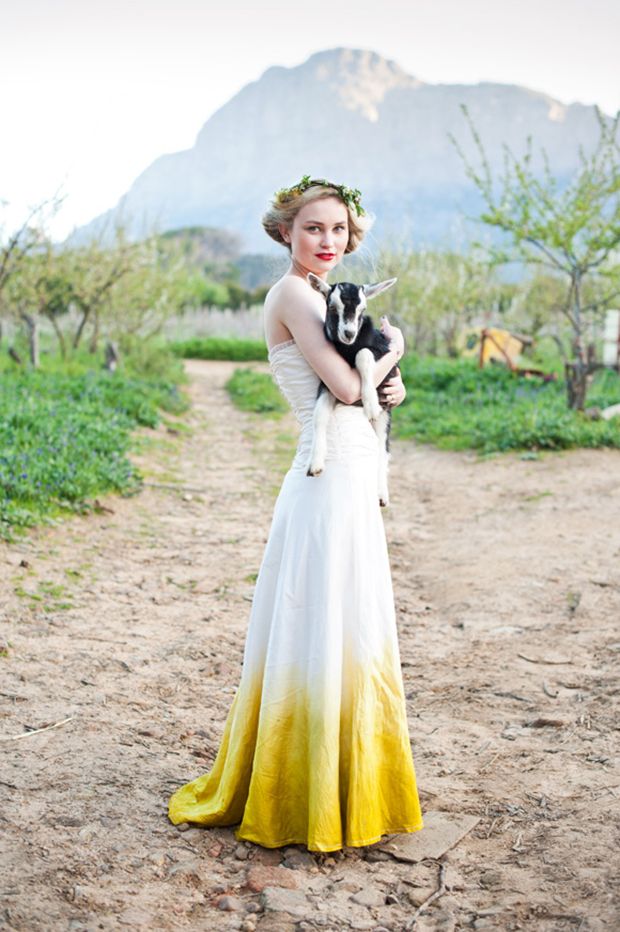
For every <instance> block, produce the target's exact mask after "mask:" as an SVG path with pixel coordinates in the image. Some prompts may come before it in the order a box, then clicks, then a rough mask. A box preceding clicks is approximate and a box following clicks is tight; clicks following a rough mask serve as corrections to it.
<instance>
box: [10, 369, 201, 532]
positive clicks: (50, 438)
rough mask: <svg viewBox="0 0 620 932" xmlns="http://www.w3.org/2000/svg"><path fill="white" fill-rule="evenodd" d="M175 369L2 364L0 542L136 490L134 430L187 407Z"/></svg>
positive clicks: (138, 476)
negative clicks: (103, 497)
mask: <svg viewBox="0 0 620 932" xmlns="http://www.w3.org/2000/svg"><path fill="white" fill-rule="evenodd" d="M89 364H90V365H92V357H89ZM173 364H174V365H173V366H172V368H171V369H170V370H169V373H168V377H164V376H162V375H154V374H153V375H149V376H148V377H140V376H139V375H138V374H136V371H135V367H132V365H131V364H127V365H125V366H123V369H122V370H118V371H117V372H114V373H111V372H107V371H105V370H102V369H100V368H98V369H88V368H87V363H86V362H85V360H84V359H80V358H78V357H76V358H74V359H72V360H71V362H70V363H63V362H62V361H61V360H59V359H58V358H56V357H49V358H44V359H43V361H42V367H41V369H40V370H36V371H33V370H30V369H18V368H17V367H15V366H12V367H11V366H8V365H7V364H6V362H5V361H4V360H3V361H2V364H1V365H0V537H4V538H8V539H10V538H12V537H13V536H14V534H15V531H16V530H17V529H23V528H26V527H31V526H34V525H36V524H39V523H43V522H46V521H48V522H49V520H51V519H53V518H54V517H57V516H59V515H61V514H62V513H63V512H71V511H73V512H85V511H89V510H90V509H91V508H92V507H93V505H92V500H93V499H94V498H95V497H96V496H97V495H100V494H102V493H105V492H109V491H115V492H119V493H121V494H131V493H133V492H135V491H137V490H138V489H139V488H140V486H141V476H140V474H139V473H138V471H137V470H136V469H135V467H134V466H133V465H132V464H131V462H130V461H129V459H128V458H127V452H128V450H129V448H130V445H131V432H132V431H133V430H135V429H136V428H137V427H139V426H145V427H156V426H157V424H158V423H159V420H160V416H161V414H160V412H161V410H162V409H163V410H165V411H168V412H170V413H175V414H177V413H180V412H181V411H183V410H185V409H186V407H187V401H186V399H185V397H184V396H183V395H182V394H181V393H180V391H179V387H178V384H177V380H179V372H180V364H179V363H178V361H176V360H173ZM175 366H178V367H179V369H175ZM158 368H159V370H161V369H162V366H161V365H160V366H159V367H158ZM164 368H165V367H164Z"/></svg>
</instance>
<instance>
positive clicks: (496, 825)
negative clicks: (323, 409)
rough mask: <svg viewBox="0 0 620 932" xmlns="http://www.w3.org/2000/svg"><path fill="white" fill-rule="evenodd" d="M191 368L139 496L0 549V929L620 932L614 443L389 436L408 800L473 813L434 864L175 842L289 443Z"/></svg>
mask: <svg viewBox="0 0 620 932" xmlns="http://www.w3.org/2000/svg"><path fill="white" fill-rule="evenodd" d="M188 369H189V371H190V373H191V375H192V383H191V389H190V391H191V394H192V397H193V400H194V406H193V408H192V410H191V412H190V414H189V415H188V416H186V417H185V418H184V420H183V422H182V423H181V424H177V425H176V426H175V425H174V424H171V423H170V422H169V423H168V426H167V427H166V426H162V427H161V428H160V429H159V430H158V431H156V432H150V431H144V432H143V433H142V434H141V437H142V440H141V446H140V451H139V453H137V454H136V455H135V456H134V458H135V459H136V460H137V461H138V462H139V463H140V465H141V467H142V468H143V471H144V473H145V476H146V480H147V482H148V483H150V484H149V485H148V486H147V487H146V488H145V490H144V491H143V492H142V493H141V494H140V495H139V496H137V497H135V498H128V499H121V498H115V497H112V496H111V497H109V498H107V499H105V500H102V503H103V505H104V506H106V507H107V508H109V509H110V511H109V512H107V511H104V512H102V513H100V514H98V515H94V516H91V517H88V518H74V519H72V520H70V521H67V522H65V523H63V524H62V525H59V526H57V527H52V528H44V529H39V530H37V531H35V532H33V533H31V534H30V535H29V537H28V538H27V540H25V541H24V542H22V543H20V544H19V545H6V544H3V545H1V550H0V553H1V555H2V559H1V561H0V584H1V587H2V588H1V603H0V610H1V613H2V616H3V626H2V638H3V640H4V647H5V648H6V649H5V650H3V651H2V652H1V653H2V654H3V656H0V671H1V685H0V700H1V709H2V724H1V725H0V733H1V736H2V741H0V758H1V762H2V763H1V768H2V769H1V771H0V798H1V799H2V806H1V810H0V820H1V821H0V828H1V834H0V846H1V850H0V858H1V861H0V867H1V882H0V927H2V928H7V929H14V930H29V932H30V930H46V932H47V930H65V929H67V930H69V929H71V930H89V932H90V930H96V929H104V930H108V929H119V928H129V929H154V930H158V929H162V930H168V929H198V930H203V929H204V930H220V929H222V930H227V929H244V930H252V929H254V928H257V929H260V930H270V932H271V930H274V932H279V930H294V929H295V930H310V929H325V930H329V929H334V930H339V929H349V928H351V929H360V930H361V929H369V930H373V929H374V930H377V932H379V930H380V929H383V930H404V929H406V928H408V927H409V925H410V924H411V922H412V920H413V918H414V916H415V915H416V911H417V909H418V907H419V906H420V904H422V903H423V901H424V900H425V899H427V898H428V897H429V896H431V895H432V893H433V892H434V891H435V890H439V891H440V895H439V896H438V897H437V898H436V899H435V900H434V901H433V902H431V903H430V904H429V905H428V907H427V909H426V910H425V911H422V912H421V913H419V914H418V918H417V923H416V926H415V928H416V929H417V930H422V932H428V930H438V932H440V930H441V932H451V930H453V929H469V928H475V929H497V930H507V929H533V930H537V932H538V930H541V932H551V930H553V932H556V930H564V929H567V930H575V932H577V930H580V932H586V930H593V932H597V930H602V929H611V928H613V927H616V928H617V927H618V925H619V924H620V913H619V910H618V901H619V899H620V896H619V889H618V886H619V880H618V861H617V851H618V840H619V839H618V821H619V811H620V806H619V804H618V798H619V796H620V773H619V769H618V762H619V757H618V721H619V720H618V711H617V696H618V660H619V658H620V630H619V625H618V622H619V620H620V483H619V481H618V478H619V477H620V452H618V451H577V452H571V453H564V454H558V455H546V456H544V457H541V458H540V459H538V460H531V459H521V458H520V457H519V456H518V455H509V456H505V457H496V458H492V459H487V460H481V461H479V460H478V459H477V458H476V457H475V456H474V455H469V454H462V453H443V452H438V451H436V450H434V449H432V448H425V447H421V446H416V445H414V444H412V443H397V444H395V448H394V456H393V461H392V469H391V490H392V502H393V504H392V507H391V509H390V511H389V513H388V514H386V516H385V521H386V529H387V534H388V541H389V546H390V555H391V561H392V568H393V577H394V588H395V593H396V600H397V609H398V624H399V637H400V645H401V660H402V664H403V677H404V681H405V690H406V694H407V702H408V714H409V725H410V735H411V739H412V743H413V752H414V761H415V764H416V770H417V775H418V781H419V786H420V791H421V801H422V806H423V810H424V811H425V812H440V813H443V814H444V817H445V818H446V819H447V820H448V822H450V820H454V821H455V823H456V822H457V821H458V819H459V818H460V817H462V816H463V815H464V814H467V815H470V816H475V817H477V818H478V822H477V824H476V825H475V827H473V828H472V829H471V830H470V831H469V832H468V833H467V834H465V835H464V837H462V838H461V840H460V841H459V842H458V843H457V844H456V845H455V846H454V847H452V848H451V850H449V851H448V852H447V853H446V854H445V855H444V856H443V859H442V863H443V864H444V865H445V866H444V868H442V866H441V864H440V863H439V862H438V861H437V860H433V859H432V858H428V859H426V860H424V861H422V862H417V863H416V862H411V861H407V860H404V859H402V857H401V856H398V857H395V856H394V854H393V852H392V853H390V852H389V851H388V850H386V849H385V847H383V848H382V846H381V845H375V846H372V847H371V848H368V849H345V850H344V851H343V852H338V853H336V854H333V855H330V856H326V855H318V854H308V853H307V852H306V851H305V850H303V849H302V848H301V847H298V846H292V847H290V848H287V849H285V850H280V849H278V850H275V851H268V850H266V849H262V848H259V847H258V846H254V845H251V844H239V843H237V842H236V840H235V838H234V835H233V832H232V830H231V829H230V828H221V829H220V828H218V829H208V830H203V829H199V828H190V829H188V830H186V831H179V829H177V828H175V827H173V826H172V825H170V824H169V823H168V821H167V818H166V806H167V799H168V796H169V794H170V793H171V792H172V790H173V789H174V788H176V787H177V786H179V785H180V784H181V783H183V782H186V781H187V780H188V779H190V778H191V777H193V776H197V775H198V774H199V773H203V772H205V771H206V770H208V769H209V766H210V763H211V762H212V760H213V758H214V756H215V753H216V751H217V748H218V744H219V738H220V736H221V733H222V727H223V723H224V719H225V716H226V713H227V710H228V707H229V705H230V702H231V701H232V697H233V695H234V692H235V689H236V685H237V682H238V678H239V674H240V668H241V659H242V653H243V644H244V637H245V630H246V625H247V618H248V611H249V602H250V600H251V597H252V589H253V583H254V579H255V574H256V572H257V570H258V567H259V563H260V558H261V555H262V549H263V546H264V543H265V540H266V535H267V532H268V529H269V522H270V518H271V511H272V507H273V502H274V498H275V495H276V493H277V489H278V486H279V483H280V481H281V478H282V476H283V474H284V471H285V470H286V468H287V465H288V462H289V460H290V458H291V455H292V449H293V445H294V437H295V426H294V423H293V421H292V419H290V418H285V419H284V420H282V421H278V422H276V421H265V420H263V419H259V418H257V417H255V416H253V415H244V414H241V413H240V412H238V411H236V410H235V409H234V408H233V407H232V406H231V404H230V402H229V401H228V398H227V395H226V393H225V391H224V388H223V385H224V382H225V379H226V377H227V376H228V375H229V374H230V372H231V371H232V369H233V366H232V365H229V364H227V363H199V362H191V363H188ZM184 425H188V428H189V429H187V428H186V427H184ZM0 646H1V645H0ZM56 723H59V724H58V725H57V727H54V728H47V726H50V725H54V724H56ZM41 728H47V730H44V731H41V732H40V733H38V734H29V733H28V732H29V731H30V730H31V729H41ZM22 735H24V737H21V736H22ZM7 739H8V740H7ZM422 834H423V833H420V836H421V835H422ZM387 840H388V839H386V841H387ZM401 854H402V852H401Z"/></svg>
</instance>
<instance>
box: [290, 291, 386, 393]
mask: <svg viewBox="0 0 620 932" xmlns="http://www.w3.org/2000/svg"><path fill="white" fill-rule="evenodd" d="M300 283H301V282H300ZM301 284H302V287H299V285H298V284H297V283H296V282H295V284H294V286H292V287H291V286H289V287H290V291H289V290H288V289H287V291H289V293H288V295H287V298H288V300H286V307H285V310H284V311H283V313H282V314H280V319H281V320H282V322H283V323H284V325H285V326H286V327H287V329H288V330H289V331H290V333H291V335H292V336H293V339H294V340H295V342H296V343H297V345H298V347H299V349H300V350H301V352H302V353H303V355H304V356H305V358H306V360H307V361H308V363H309V364H310V365H311V366H312V368H313V369H314V371H315V372H316V374H317V375H318V377H319V378H320V379H321V381H322V382H324V383H325V385H327V387H328V388H329V390H330V392H331V393H332V394H333V395H334V396H335V397H336V398H337V399H338V400H339V401H342V402H344V404H353V402H355V401H359V399H360V398H361V394H362V383H361V379H360V376H359V373H358V372H357V370H356V369H353V368H352V367H351V366H350V365H349V364H348V362H347V361H346V360H345V359H343V358H342V356H341V355H340V353H338V351H337V350H336V348H335V347H334V345H333V344H332V343H331V342H330V341H329V340H328V339H327V337H326V336H325V333H324V332H323V319H322V317H321V315H320V313H319V311H318V309H317V305H316V303H315V302H314V300H313V299H312V296H311V295H307V293H306V288H305V285H303V283H301ZM389 329H390V330H391V331H392V333H391V334H388V333H386V336H388V338H390V337H395V339H394V343H395V344H396V348H395V349H390V351H389V352H388V353H386V355H385V356H382V357H381V359H379V360H378V361H377V363H376V366H375V377H374V382H375V385H379V384H380V383H381V382H382V381H383V379H384V378H385V377H386V375H387V374H388V372H389V371H390V369H391V368H392V367H393V366H394V365H396V363H397V362H398V360H399V359H400V358H401V356H402V345H401V344H402V335H401V334H400V330H398V328H396V327H392V328H389ZM399 338H400V341H399Z"/></svg>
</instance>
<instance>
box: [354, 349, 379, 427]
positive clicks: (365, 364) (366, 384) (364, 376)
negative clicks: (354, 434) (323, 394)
mask: <svg viewBox="0 0 620 932" xmlns="http://www.w3.org/2000/svg"><path fill="white" fill-rule="evenodd" d="M355 368H356V369H357V371H358V372H359V374H360V379H361V380H362V404H363V406H364V414H365V415H366V417H367V418H368V420H369V421H376V420H377V418H378V417H379V415H380V414H381V405H380V404H379V395H378V394H377V389H376V388H375V383H374V373H375V357H374V356H373V355H372V353H371V352H370V350H369V349H361V350H360V351H359V353H357V354H356V356H355Z"/></svg>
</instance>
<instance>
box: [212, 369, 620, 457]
mask: <svg viewBox="0 0 620 932" xmlns="http://www.w3.org/2000/svg"><path fill="white" fill-rule="evenodd" d="M401 372H402V375H403V379H404V381H405V384H406V386H407V398H406V399H405V402H404V404H402V405H400V406H399V407H398V408H396V409H395V410H394V414H393V432H394V436H395V437H402V438H415V439H416V440H419V441H422V442H425V443H432V444H434V445H436V446H438V447H440V448H442V449H446V450H470V449H473V450H479V451H480V452H481V453H494V452H501V451H507V450H530V451H537V450H560V449H566V448H569V447H603V446H608V447H618V448H620V418H615V419H612V420H611V421H603V420H600V421H594V420H590V419H589V418H587V417H586V416H585V415H584V414H582V413H579V412H577V411H570V410H569V409H568V408H567V405H566V388H565V385H564V382H563V380H562V379H558V381H557V382H547V383H543V382H542V381H541V380H539V379H525V378H522V377H519V376H516V375H513V374H512V373H510V372H509V371H508V370H507V369H505V368H503V367H501V366H488V367H486V368H485V369H482V370H480V369H478V367H477V364H476V362H475V361H472V360H450V359H439V358H430V357H425V358H418V357H415V356H413V355H409V356H406V357H405V358H404V359H403V360H402V363H401ZM227 387H228V390H229V392H230V395H231V397H232V400H233V401H234V402H235V404H237V405H238V407H240V408H242V409H243V410H244V411H256V412H269V413H272V412H274V411H276V412H278V411H282V410H286V404H285V402H284V400H283V398H282V396H281V395H280V393H279V391H278V389H277V388H276V386H275V385H274V383H273V380H272V378H271V376H270V375H269V374H266V373H259V372H252V371H251V370H242V369H237V370H236V371H235V373H234V375H233V377H232V378H231V379H230V381H229V383H228V386H227ZM618 402H620V378H619V377H618V375H617V374H616V373H615V372H613V371H611V370H603V371H601V372H599V373H597V375H596V376H595V379H594V382H593V384H592V386H591V388H590V390H589V392H588V399H587V406H588V407H595V406H596V407H600V408H604V407H606V406H607V405H612V404H617V403H618Z"/></svg>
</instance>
